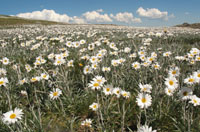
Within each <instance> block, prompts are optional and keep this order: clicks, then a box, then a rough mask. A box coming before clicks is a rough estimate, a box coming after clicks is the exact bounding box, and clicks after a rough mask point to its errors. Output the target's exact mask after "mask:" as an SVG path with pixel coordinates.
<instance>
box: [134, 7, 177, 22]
mask: <svg viewBox="0 0 200 132" xmlns="http://www.w3.org/2000/svg"><path fill="white" fill-rule="evenodd" d="M137 13H138V14H139V15H140V16H142V17H147V18H151V19H163V20H168V18H172V17H174V15H173V14H172V15H170V16H168V12H167V11H164V12H161V11H160V10H158V9H156V8H151V9H149V8H147V9H146V10H145V9H144V8H142V7H140V8H138V10H137Z"/></svg>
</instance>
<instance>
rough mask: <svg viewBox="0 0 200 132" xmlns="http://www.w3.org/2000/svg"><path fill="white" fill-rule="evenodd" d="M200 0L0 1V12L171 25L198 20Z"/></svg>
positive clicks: (71, 20)
mask: <svg viewBox="0 0 200 132" xmlns="http://www.w3.org/2000/svg"><path fill="white" fill-rule="evenodd" d="M199 5H200V0H2V1H1V4H0V14H4V15H16V16H19V17H24V18H31V19H44V20H51V21H59V22H68V23H100V24H101V23H103V24H105V23H108V24H119V25H129V26H143V27H144V26H145V27H146V26H148V27H149V26H173V25H176V24H182V23H183V22H188V23H195V22H200V8H199Z"/></svg>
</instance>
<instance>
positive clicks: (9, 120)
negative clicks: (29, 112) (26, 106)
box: [2, 108, 24, 124]
mask: <svg viewBox="0 0 200 132" xmlns="http://www.w3.org/2000/svg"><path fill="white" fill-rule="evenodd" d="M23 114H24V113H23V112H22V110H21V109H19V108H15V109H14V110H11V111H8V112H6V113H4V114H3V118H2V120H3V122H4V123H6V124H13V123H15V122H17V121H19V120H21V119H22V116H23Z"/></svg>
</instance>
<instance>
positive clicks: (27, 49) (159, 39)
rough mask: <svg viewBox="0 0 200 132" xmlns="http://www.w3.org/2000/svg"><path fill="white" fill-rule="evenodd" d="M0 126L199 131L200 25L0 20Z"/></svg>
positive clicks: (32, 130)
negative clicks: (13, 22) (2, 22)
mask: <svg viewBox="0 0 200 132" xmlns="http://www.w3.org/2000/svg"><path fill="white" fill-rule="evenodd" d="M0 46H1V48H0V60H1V61H0V89H1V90H0V104H1V105H0V132H199V131H200V114H199V113H200V92H199V90H200V30H199V29H190V28H178V27H170V28H133V27H126V26H115V25H50V26H47V25H46V26H44V25H21V26H17V25H15V26H10V27H4V26H1V27H0Z"/></svg>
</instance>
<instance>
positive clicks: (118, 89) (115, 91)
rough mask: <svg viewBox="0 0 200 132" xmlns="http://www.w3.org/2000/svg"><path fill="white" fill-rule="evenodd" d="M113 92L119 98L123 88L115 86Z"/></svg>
mask: <svg viewBox="0 0 200 132" xmlns="http://www.w3.org/2000/svg"><path fill="white" fill-rule="evenodd" d="M112 92H113V94H115V95H116V96H117V98H119V97H120V95H121V89H120V88H118V87H117V88H114V89H113V91H112Z"/></svg>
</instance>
